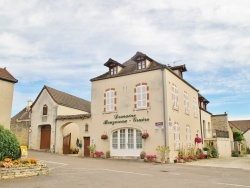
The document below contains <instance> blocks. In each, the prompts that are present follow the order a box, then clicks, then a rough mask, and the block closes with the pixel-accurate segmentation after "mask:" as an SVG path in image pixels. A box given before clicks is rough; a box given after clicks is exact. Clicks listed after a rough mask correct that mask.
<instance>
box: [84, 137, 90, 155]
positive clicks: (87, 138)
mask: <svg viewBox="0 0 250 188" xmlns="http://www.w3.org/2000/svg"><path fill="white" fill-rule="evenodd" d="M89 145H90V137H84V157H89V156H90V151H89V148H88V146H89Z"/></svg>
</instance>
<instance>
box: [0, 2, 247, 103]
mask: <svg viewBox="0 0 250 188" xmlns="http://www.w3.org/2000/svg"><path fill="white" fill-rule="evenodd" d="M249 7H250V1H248V0H239V1H237V2H236V1H227V0H221V1H216V0H211V1H200V0H191V1H188V2H186V1H179V0H176V1H172V0H167V1H162V0H155V1H151V0H146V1H140V0H138V1H129V0H121V1H115V0H113V1H100V0H93V1H80V0H75V1H71V0H61V1H39V0H27V1H25V2H23V1H14V0H2V1H0V27H1V32H0V67H7V68H8V70H10V72H11V73H12V74H13V75H14V76H16V77H17V79H18V80H19V83H18V84H20V83H21V84H30V85H32V84H33V83H34V82H35V83H37V82H39V83H51V84H52V85H53V86H55V88H57V89H60V88H58V87H62V88H64V89H65V90H66V88H69V90H70V89H71V86H70V85H71V84H72V83H74V87H75V85H76V84H77V82H78V84H81V83H82V82H88V80H89V79H90V78H92V77H95V76H97V75H99V74H102V73H104V72H106V71H107V69H106V67H103V64H104V63H105V62H106V61H107V59H108V58H110V57H111V58H113V59H115V60H117V61H118V62H120V63H123V62H124V61H125V60H127V59H129V58H130V57H132V56H133V55H134V54H135V52H136V51H142V52H144V53H146V54H148V55H149V56H150V57H152V58H153V59H155V60H156V61H158V62H160V63H164V64H170V65H172V63H173V62H174V61H178V60H181V61H178V62H177V63H176V65H177V64H186V65H187V68H188V70H192V71H191V72H190V73H191V74H190V75H188V76H187V80H188V81H190V82H191V83H193V85H194V86H195V87H197V88H198V89H199V90H200V91H202V92H203V93H204V94H206V95H209V96H211V95H212V94H213V93H219V94H226V93H232V91H233V90H237V91H235V93H237V92H239V93H240V92H243V93H244V92H249V88H250V86H249V83H250V76H249V74H248V72H249V71H250V70H249V67H250V61H249V59H250V53H249V48H250V20H249V17H250V11H249ZM226 72H230V74H227V73H226ZM18 84H17V85H16V87H17V88H18ZM89 85H90V83H89V84H83V86H82V87H84V88H86V89H89V90H90V87H89ZM57 86H58V87H57ZM18 89H19V88H18ZM86 89H85V90H86ZM82 96H83V95H82ZM20 98H22V96H20ZM235 100H236V99H235ZM15 103H17V100H15ZM221 105H223V104H221Z"/></svg>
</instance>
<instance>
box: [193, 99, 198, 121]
mask: <svg viewBox="0 0 250 188" xmlns="http://www.w3.org/2000/svg"><path fill="white" fill-rule="evenodd" d="M193 109H194V117H197V116H198V109H197V101H196V98H193Z"/></svg>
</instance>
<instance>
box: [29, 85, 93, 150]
mask: <svg viewBox="0 0 250 188" xmlns="http://www.w3.org/2000/svg"><path fill="white" fill-rule="evenodd" d="M31 109H32V111H31V112H32V113H31V127H30V130H31V131H30V134H29V148H30V149H38V150H39V149H42V150H51V151H52V152H58V153H63V137H64V136H67V135H68V134H70V135H71V136H70V137H69V140H68V144H67V151H65V152H66V153H69V150H70V149H71V148H76V147H77V146H76V145H75V143H76V140H77V138H79V134H80V131H81V128H80V127H81V126H83V124H82V123H79V124H78V123H76V122H74V121H67V120H65V121H64V118H62V119H63V120H62V125H57V118H58V117H64V116H65V115H66V114H67V115H69V116H72V115H79V114H80V115H83V116H84V115H86V114H89V112H90V103H89V102H88V101H85V100H83V99H80V98H78V97H75V96H72V95H70V94H67V93H64V92H61V91H58V90H55V89H53V88H50V87H48V86H44V88H43V89H42V91H41V92H40V94H39V95H38V97H37V98H36V100H35V101H34V103H33V104H32V106H31ZM80 119H81V120H82V119H83V118H80ZM59 122H60V121H59ZM58 124H60V123H58Z"/></svg>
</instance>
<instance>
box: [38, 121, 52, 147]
mask: <svg viewBox="0 0 250 188" xmlns="http://www.w3.org/2000/svg"><path fill="white" fill-rule="evenodd" d="M50 138H51V126H50V125H44V126H42V127H41V141H40V149H46V150H47V149H50Z"/></svg>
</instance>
